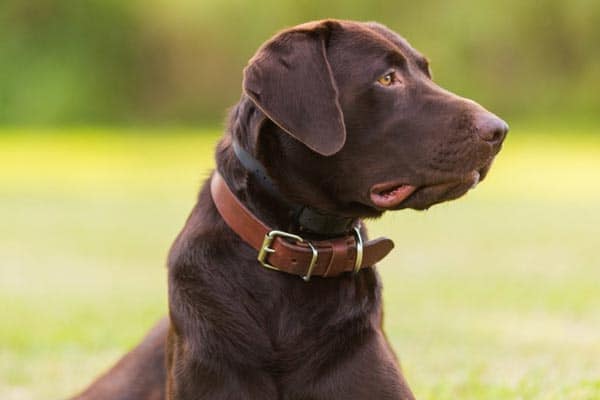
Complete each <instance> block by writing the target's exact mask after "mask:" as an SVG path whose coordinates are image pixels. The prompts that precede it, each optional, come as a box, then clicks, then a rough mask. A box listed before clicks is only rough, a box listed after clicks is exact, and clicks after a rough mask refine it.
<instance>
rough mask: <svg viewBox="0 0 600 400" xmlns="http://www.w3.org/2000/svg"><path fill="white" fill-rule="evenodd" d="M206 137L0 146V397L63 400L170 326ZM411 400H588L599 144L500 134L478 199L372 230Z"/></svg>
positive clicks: (589, 138) (29, 138)
mask: <svg viewBox="0 0 600 400" xmlns="http://www.w3.org/2000/svg"><path fill="white" fill-rule="evenodd" d="M216 139H217V134H216V133H215V132H203V131H190V130H188V131H183V130H181V131H167V130H163V131H152V132H150V133H148V132H143V131H131V130H129V131H108V130H93V129H85V130H79V131H78V132H77V134H73V132H61V131H54V132H47V131H44V132H39V131H35V130H31V131H22V130H21V131H5V132H2V134H0V224H1V229H0V304H2V306H0V324H1V325H0V398H1V399H3V400H16V399H50V398H64V397H66V396H67V395H69V394H72V393H73V392H74V391H77V390H79V389H81V388H82V387H84V386H85V385H86V384H87V383H88V382H89V381H90V380H91V379H92V378H93V377H94V376H95V375H97V374H98V373H100V372H101V371H102V370H104V369H105V368H107V367H108V366H110V365H111V364H112V363H113V362H114V361H115V360H116V359H117V358H118V357H119V356H120V355H121V354H122V353H123V352H125V351H126V350H127V349H128V348H129V347H131V346H133V345H134V344H135V343H136V342H137V341H138V340H139V339H140V337H141V336H142V335H143V334H144V332H145V331H146V330H147V329H148V328H149V327H150V326H151V324H152V323H153V322H154V321H155V320H156V319H158V318H159V317H160V316H161V315H163V314H164V313H165V310H166V270H165V268H164V264H165V257H166V254H167V251H168V249H169V245H170V243H171V241H172V240H173V238H174V237H175V235H176V234H177V232H178V230H179V229H180V228H181V226H182V225H183V223H184V220H185V218H186V216H187V214H188V212H189V210H190V209H191V206H192V204H193V203H194V200H195V195H196V191H197V189H198V188H199V185H200V183H201V181H202V180H203V179H204V178H205V177H206V176H207V174H208V172H209V170H210V168H211V166H212V165H213V161H212V152H213V150H212V148H213V145H214V143H215V141H216ZM370 226H371V233H372V235H377V234H381V235H383V234H384V235H387V236H389V237H391V238H393V239H394V241H395V242H396V249H395V251H394V252H393V253H392V255H391V256H390V257H388V258H387V259H386V260H385V261H384V262H382V263H381V265H380V267H379V268H380V271H381V272H382V274H383V276H384V284H385V302H386V325H387V332H388V335H389V337H390V339H391V340H392V342H393V345H394V347H395V349H396V351H397V353H398V355H399V356H400V358H401V359H402V362H403V366H404V369H405V373H406V375H407V379H408V381H409V383H410V384H411V386H412V388H413V389H414V391H415V393H416V395H417V397H418V398H419V399H431V400H433V399H435V400H445V399H448V400H449V399H463V400H464V399H477V400H481V399H540V400H541V399H544V400H546V399H561V400H562V399H600V247H599V245H600V237H599V236H600V135H598V132H597V131H593V130H590V132H580V131H571V130H568V129H561V130H558V131H557V130H554V131H553V130H540V129H535V128H523V129H521V130H519V129H518V127H514V126H513V134H512V136H511V137H510V138H509V140H508V141H507V143H506V145H505V149H504V150H503V152H502V154H501V156H500V157H499V159H498V160H497V162H496V165H495V166H494V168H493V169H492V171H491V173H490V176H489V178H488V179H487V180H486V182H484V183H483V184H482V185H481V186H480V187H478V188H477V190H475V191H473V192H471V193H470V194H469V195H468V196H467V197H465V198H464V199H461V200H459V201H457V202H453V203H448V204H443V205H440V206H436V207H434V208H432V209H431V210H429V211H427V212H424V213H417V212H412V211H406V212H399V213H395V214H389V215H386V216H385V217H384V218H383V219H381V220H379V221H376V222H373V223H371V224H370Z"/></svg>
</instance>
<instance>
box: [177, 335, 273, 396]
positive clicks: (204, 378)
mask: <svg viewBox="0 0 600 400" xmlns="http://www.w3.org/2000/svg"><path fill="white" fill-rule="evenodd" d="M197 339H198V338H197V337H195V338H186V337H185V336H183V335H181V334H178V333H176V332H175V330H174V329H173V328H171V330H170V331H169V336H168V340H167V371H168V372H167V400H192V399H193V400H209V399H210V400H276V399H278V391H277V388H276V386H275V384H274V382H273V381H272V379H271V378H270V377H269V375H267V374H265V373H264V372H261V371H259V370H257V369H256V368H252V367H250V366H247V367H244V366H233V365H232V364H231V363H230V362H228V361H227V360H226V359H224V358H223V359H220V358H219V357H218V356H217V357H215V358H211V359H205V358H204V357H203V356H202V355H201V354H200V353H199V352H198V351H197V349H198V346H197V343H193V342H192V341H193V340H197Z"/></svg>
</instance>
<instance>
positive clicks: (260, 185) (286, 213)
mask: <svg viewBox="0 0 600 400" xmlns="http://www.w3.org/2000/svg"><path fill="white" fill-rule="evenodd" d="M264 118H265V117H264V115H263V114H262V113H261V112H260V111H259V110H258V109H257V108H256V107H255V106H254V104H253V103H252V102H251V101H250V100H249V99H248V98H246V97H245V96H243V97H242V99H241V100H240V102H239V103H238V104H237V105H236V106H235V107H234V108H233V109H232V111H231V115H230V123H229V129H228V132H227V133H226V135H225V137H224V138H223V140H222V141H221V143H220V145H219V147H218V150H217V157H216V158H217V165H218V167H217V168H218V170H219V171H220V173H221V174H222V176H223V177H224V179H225V181H226V182H227V183H228V184H229V186H230V188H231V189H232V191H233V192H234V194H235V195H236V196H237V197H238V198H239V199H240V201H242V203H243V204H245V205H246V207H248V208H249V209H250V210H251V211H252V212H253V213H254V214H255V215H256V216H257V217H258V218H259V219H260V220H262V221H263V222H265V223H266V224H268V225H269V226H271V227H272V228H273V229H278V230H284V231H287V232H290V233H295V234H301V235H308V236H312V237H320V238H325V237H334V236H341V235H346V234H349V233H351V232H352V230H353V227H354V226H356V223H357V220H355V219H352V218H347V217H339V216H336V215H331V214H328V213H323V212H320V211H318V210H315V209H313V208H311V207H308V206H304V205H301V204H296V203H293V202H291V201H290V200H288V199H287V198H286V196H285V195H284V194H283V193H281V192H280V191H279V189H278V188H277V185H276V184H275V183H273V182H272V181H271V179H270V177H269V174H268V172H267V171H266V169H265V168H264V167H263V166H262V164H261V163H260V161H258V160H257V158H256V148H255V147H256V143H257V135H258V130H259V129H260V125H261V124H262V123H263V122H264ZM265 204H268V205H269V207H265ZM257 205H261V206H260V207H259V206H257Z"/></svg>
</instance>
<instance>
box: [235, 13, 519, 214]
mask: <svg viewBox="0 0 600 400" xmlns="http://www.w3.org/2000/svg"><path fill="white" fill-rule="evenodd" d="M243 86H244V92H245V93H246V95H248V96H249V97H250V98H251V100H252V102H253V103H254V104H255V105H256V106H257V107H258V108H259V109H260V110H261V111H262V113H263V114H264V116H265V118H264V122H263V123H262V124H260V128H259V129H258V133H257V137H256V141H257V142H256V149H257V150H256V151H257V157H258V158H259V159H260V160H261V161H262V162H263V163H264V164H265V166H266V167H267V170H268V171H269V173H270V174H271V175H272V178H273V179H274V180H275V181H276V182H277V184H278V185H279V186H280V189H281V190H282V192H284V193H285V194H286V195H288V196H289V197H290V198H291V199H293V200H295V201H297V202H299V203H303V204H307V205H309V206H312V207H315V208H318V209H322V210H325V211H329V212H332V213H336V214H343V215H348V216H360V217H368V216H377V215H380V214H381V213H382V212H383V211H385V210H391V209H401V208H414V209H426V208H428V207H430V206H432V205H433V204H436V203H440V202H443V201H447V200H451V199H455V198H457V197H460V196H462V195H463V194H465V193H466V192H467V191H468V190H469V189H470V188H471V187H473V186H474V185H476V184H477V183H478V182H479V181H480V180H482V179H483V178H484V177H485V175H486V174H487V172H488V170H489V168H490V165H491V163H492V160H493V158H494V156H495V155H496V154H497V153H498V151H499V150H500V147H501V144H502V141H503V140H504V137H505V136H506V133H507V131H508V126H507V125H506V123H505V122H504V121H502V120H501V119H499V118H498V117H496V116H495V115H494V114H492V113H490V112H488V111H487V110H485V109H484V108H483V107H482V106H480V105H479V104H477V103H475V102H473V101H471V100H468V99H465V98H462V97H459V96H457V95H455V94H452V93H450V92H448V91H446V90H444V89H442V88H441V87H439V86H438V85H436V84H435V83H434V82H433V81H432V79H431V73H430V70H429V65H428V62H427V59H426V58H425V57H423V56H422V55H421V54H420V53H419V52H417V51H416V50H415V49H413V48H412V47H411V46H410V45H409V44H408V42H407V41H406V40H404V39H403V38H402V37H400V36H399V35H397V34H396V33H394V32H392V31H390V30H389V29H387V28H385V27H384V26H382V25H379V24H375V23H358V22H351V21H335V20H326V21H318V22H311V23H307V24H303V25H300V26H297V27H294V28H292V29H289V30H286V31H283V32H281V33H279V34H277V35H276V36H275V37H274V38H272V39H271V40H270V41H268V42H267V43H265V44H264V45H263V46H262V47H261V48H260V49H259V50H258V52H257V53H256V55H255V56H254V57H253V58H252V59H251V60H250V62H249V64H248V66H247V67H246V69H245V71H244V83H243Z"/></svg>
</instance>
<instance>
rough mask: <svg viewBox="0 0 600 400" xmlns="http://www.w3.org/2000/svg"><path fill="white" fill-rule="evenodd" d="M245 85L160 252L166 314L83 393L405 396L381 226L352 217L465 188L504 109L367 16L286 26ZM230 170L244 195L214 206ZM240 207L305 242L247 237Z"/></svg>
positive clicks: (482, 168)
mask: <svg viewBox="0 0 600 400" xmlns="http://www.w3.org/2000/svg"><path fill="white" fill-rule="evenodd" d="M243 86H244V94H243V95H242V98H241V99H240V101H239V103H238V104H237V105H236V106H235V107H234V108H233V110H232V112H231V117H230V124H229V129H228V131H227V132H226V134H225V136H224V138H223V140H222V141H221V143H220V144H219V147H218V150H217V155H216V160H217V170H218V172H219V174H217V175H214V176H213V179H212V183H213V188H212V192H211V188H210V184H209V183H208V182H207V183H206V184H205V185H204V187H203V189H202V191H201V193H200V196H199V200H198V203H197V205H196V206H195V207H194V209H193V211H192V213H191V215H190V217H189V219H188V221H187V223H186V225H185V227H184V228H183V230H182V232H181V233H180V235H179V236H178V238H177V240H176V241H175V243H174V245H173V247H172V249H171V252H170V255H169V262H168V264H169V311H170V312H169V315H170V321H169V322H167V321H163V322H162V323H160V324H159V325H158V326H157V327H156V328H155V329H154V331H153V332H152V333H151V334H150V335H149V337H148V338H147V339H146V340H145V341H144V342H143V343H142V344H141V345H140V346H139V347H138V348H137V349H135V350H134V351H133V352H132V353H130V354H129V355H128V356H126V357H125V358H124V359H123V360H122V361H121V362H120V363H119V364H118V365H117V366H116V367H115V368H113V370H111V371H109V373H108V374H107V375H105V376H104V377H103V378H101V379H100V380H98V381H97V382H96V383H95V384H94V385H93V386H92V387H91V388H90V389H88V390H87V391H86V392H85V393H83V394H82V395H81V397H79V398H81V399H96V398H98V399H99V398H111V399H162V398H164V397H165V396H166V398H168V399H265V400H269V399H289V400H292V399H298V400H300V399H413V395H412V393H411V391H410V389H409V388H408V386H407V384H406V383H405V381H404V379H403V377H402V375H401V373H400V370H399V367H398V364H397V361H396V357H395V356H394V353H393V351H392V350H391V348H390V346H389V344H388V342H387V341H386V338H385V335H384V333H383V332H382V328H381V324H382V309H381V285H380V280H379V276H378V274H377V271H376V270H375V269H374V268H372V267H373V265H372V264H369V263H370V262H371V261H368V260H367V261H365V259H369V257H371V258H372V260H378V259H379V258H381V256H382V255H384V253H386V252H387V251H388V250H389V248H388V249H383V250H381V246H382V244H381V243H387V242H386V241H385V240H382V241H371V242H366V241H365V242H363V237H364V233H365V232H364V229H362V230H361V231H358V230H356V229H354V228H355V227H356V226H357V224H358V223H359V220H360V219H361V218H368V217H378V216H380V215H381V214H383V213H384V211H386V210H397V209H402V208H414V209H426V208H428V207H430V206H432V205H433V204H436V203H440V202H443V201H447V200H451V199H455V198H457V197H459V196H462V195H463V194H465V193H466V192H467V191H468V190H469V189H470V188H471V187H473V186H474V185H476V184H477V183H478V182H479V181H480V180H481V179H483V178H484V177H485V175H486V173H487V171H488V169H489V167H490V165H491V162H492V160H493V158H494V156H495V155H496V154H497V153H498V151H499V150H500V146H501V144H502V141H503V140H504V137H505V135H506V132H507V130H508V127H507V125H506V124H505V123H504V122H503V121H502V120H500V119H499V118H497V117H496V116H494V115H493V114H491V113H489V112H488V111H486V110H485V109H484V108H483V107H481V106H479V105H478V104H477V103H475V102H473V101H471V100H467V99H464V98H461V97H458V96H456V95H454V94H452V93H449V92H447V91H445V90H443V89H442V88H440V87H439V86H437V85H436V84H435V83H433V81H432V80H431V76H430V71H429V66H428V63H427V60H426V59H425V58H424V57H423V56H422V55H420V54H419V53H418V52H417V51H415V50H414V49H413V48H412V47H410V45H409V44H408V43H407V42H406V41H405V40H404V39H403V38H401V37H400V36H398V35H397V34H395V33H393V32H391V31H390V30H388V29H387V28H385V27H384V26H382V25H379V24H375V23H357V22H350V21H335V20H327V21H318V22H312V23H308V24H304V25H300V26H297V27H294V28H292V29H289V30H286V31H283V32H281V33H279V34H277V35H276V36H275V37H274V38H272V39H271V40H270V41H268V42H267V43H266V44H265V45H264V46H263V47H261V48H260V49H259V51H258V52H257V54H256V55H255V56H254V57H253V58H252V60H250V62H249V65H248V66H247V68H246V69H245V71H244V84H243ZM236 146H237V147H236ZM234 147H235V149H234ZM221 176H222V180H221V181H220V179H221ZM219 182H221V184H220V185H221V186H219ZM223 182H225V183H223ZM227 187H228V188H229V189H230V190H231V192H233V195H234V196H235V197H236V198H237V199H239V201H240V202H241V203H242V204H243V205H244V206H245V207H246V209H244V206H239V207H238V206H237V205H236V203H235V202H236V200H231V201H230V203H229V204H230V205H231V207H233V208H232V209H227V207H229V206H227V205H226V206H224V205H223V204H225V203H226V202H225V200H223V201H221V200H220V199H221V196H225V195H224V194H222V193H226V192H227ZM214 199H219V200H218V201H214ZM296 205H300V207H296ZM236 207H238V208H236ZM232 210H233V211H232ZM246 211H247V212H248V213H249V214H251V215H253V216H255V217H256V219H257V220H259V221H260V223H262V224H264V225H265V226H268V227H270V228H272V229H278V230H281V231H286V232H288V233H292V234H295V235H299V236H301V237H302V241H301V243H298V242H297V240H290V239H286V238H281V237H277V238H273V240H274V242H273V244H272V245H271V244H269V243H271V242H269V243H267V244H265V245H264V246H262V247H261V246H260V245H259V246H258V247H257V246H256V245H254V244H253V240H254V238H255V237H256V236H260V239H261V240H262V232H259V231H260V229H258V231H257V232H254V231H253V230H257V229H254V228H253V227H256V226H260V225H256V226H255V225H252V226H250V225H248V226H250V228H248V226H245V225H243V223H241V222H240V221H242V220H243V219H244V218H245V216H244V215H245V214H244V213H246ZM226 221H227V222H226ZM248 223H249V224H250V222H248ZM236 224H237V225H236ZM240 224H241V225H240ZM238 225H239V226H238ZM361 233H362V235H361ZM364 240H366V239H364ZM265 243H266V242H265ZM269 246H271V247H273V248H276V250H275V252H274V254H273V253H272V252H271V247H269ZM276 246H278V247H276ZM294 246H295V247H294ZM377 246H379V247H377ZM376 248H379V250H373V249H376ZM257 249H258V250H260V249H262V256H261V257H262V258H261V260H262V261H263V262H264V265H266V266H270V264H274V263H275V261H276V260H279V261H278V262H279V263H285V262H287V261H286V260H285V259H284V258H282V257H284V255H285V254H287V253H286V251H288V252H290V253H289V254H296V253H293V251H296V252H297V254H300V255H301V256H302V255H303V254H304V255H307V254H308V256H307V257H308V258H306V260H309V261H310V262H307V263H304V262H303V261H302V259H296V258H294V257H295V256H293V257H291V259H290V260H288V261H289V265H287V266H286V268H288V267H289V268H288V272H290V271H292V270H293V268H296V267H297V270H298V271H303V272H302V273H300V272H298V275H304V276H305V278H309V276H306V275H311V274H312V275H313V278H312V279H310V281H308V282H307V281H306V280H308V279H305V280H303V279H299V277H298V276H295V275H294V274H295V272H293V271H292V273H289V274H286V273H284V272H281V271H273V270H271V269H270V268H263V267H262V266H261V263H260V262H259V261H257ZM294 249H295V250H294ZM265 252H266V253H265ZM377 252H379V254H376V255H373V254H375V253H377ZM267 253H269V254H267ZM363 253H364V254H363ZM311 254H312V256H311ZM363 255H364V259H363V260H361V258H363ZM278 257H279V258H278ZM373 257H374V258H373ZM275 267H281V268H280V269H284V268H283V267H284V266H283V264H281V265H279V264H278V265H275ZM290 268H292V269H290ZM352 270H354V272H349V271H352ZM309 271H310V272H309ZM325 276H326V277H325ZM167 331H168V340H167V345H166V355H165V353H164V347H163V343H164V342H163V340H164V339H165V337H167ZM165 359H166V371H165V370H164V369H163V362H165ZM165 384H166V388H165Z"/></svg>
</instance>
